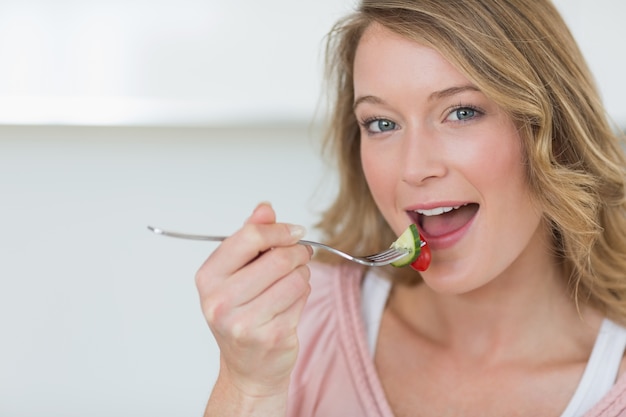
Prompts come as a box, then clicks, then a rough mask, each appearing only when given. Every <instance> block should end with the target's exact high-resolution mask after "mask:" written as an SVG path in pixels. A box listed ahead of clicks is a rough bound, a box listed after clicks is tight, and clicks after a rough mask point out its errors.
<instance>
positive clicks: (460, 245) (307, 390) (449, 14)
mask: <svg viewBox="0 0 626 417" xmlns="http://www.w3.org/2000/svg"><path fill="white" fill-rule="evenodd" d="M328 62H329V69H330V73H329V74H330V76H331V79H332V80H333V81H334V82H335V85H334V89H333V91H334V92H335V96H334V106H333V114H332V117H331V123H330V124H329V126H330V129H329V135H328V138H329V139H328V142H327V145H328V148H327V149H328V150H329V151H330V152H331V153H332V154H333V155H336V157H337V158H338V159H337V160H338V168H339V172H340V181H341V183H340V192H339V193H338V197H337V199H336V201H335V202H334V204H333V205H332V206H331V207H330V208H329V210H328V211H327V212H326V213H324V216H323V218H322V220H321V222H320V224H319V227H320V229H321V230H322V231H323V232H324V233H325V235H326V237H327V239H326V240H327V242H328V243H330V244H331V245H333V246H336V247H339V248H341V249H344V250H346V251H349V252H354V253H369V252H374V251H377V250H380V249H382V248H384V247H386V246H388V245H389V243H390V242H392V241H393V240H394V239H395V238H396V236H398V235H399V234H400V233H402V232H403V231H404V230H405V229H406V228H407V227H408V226H409V224H411V223H415V224H417V225H418V227H419V230H420V233H421V234H422V235H423V237H424V238H425V240H426V241H427V242H428V244H429V246H430V248H431V250H432V263H431V265H430V267H429V268H428V269H427V270H426V271H424V272H422V273H420V274H418V273H417V272H416V271H413V270H412V269H410V268H393V267H388V268H387V269H383V268H379V269H374V268H372V269H370V270H364V269H363V268H360V267H358V266H355V265H354V264H346V263H345V262H344V261H342V260H340V259H338V258H333V257H332V256H327V255H325V254H321V253H320V254H319V255H317V258H318V259H317V260H316V261H315V262H310V258H311V254H312V252H311V250H310V249H309V248H305V247H302V246H300V245H294V243H295V242H296V241H297V240H298V239H299V238H300V237H301V236H302V235H303V233H304V231H303V230H302V228H301V227H298V226H294V225H289V224H284V223H277V222H276V219H275V214H274V212H273V210H272V209H271V207H270V206H269V205H268V204H261V205H259V207H257V209H256V210H255V211H254V212H253V214H252V216H251V217H250V218H249V219H248V220H247V222H246V225H245V226H244V227H243V228H242V229H241V230H240V231H239V232H237V233H236V234H235V235H233V236H232V238H230V239H229V240H227V241H225V242H224V243H223V244H222V245H221V246H220V247H219V248H218V249H217V250H216V251H215V252H214V253H213V254H211V256H210V257H209V258H208V259H207V261H206V262H205V264H204V265H203V266H202V268H201V269H200V271H199V272H198V275H197V284H198V289H199V292H200V295H201V300H202V306H203V311H204V314H205V316H206V318H207V321H208V323H209V325H210V327H211V329H212V331H213V333H214V335H215V337H216V340H217V342H218V345H219V347H220V350H221V360H220V364H221V366H220V373H219V377H218V380H217V382H216V385H215V388H214V390H213V393H212V395H211V398H210V400H209V404H208V406H207V411H206V415H208V416H225V415H228V416H240V415H251V416H252V415H254V416H266V415H267V416H270V415H271V416H284V415H289V416H325V417H329V416H386V417H391V416H397V417H400V416H416V415H419V416H465V415H472V416H473V415H480V416H503V415H541V416H563V417H569V416H582V415H585V416H589V417H591V416H626V401H625V400H624V398H626V359H624V352H625V349H626V328H625V327H624V325H626V279H625V278H624V271H626V233H625V232H626V219H625V214H626V205H625V199H624V186H625V184H624V178H625V175H624V167H625V166H626V164H625V160H624V155H623V153H622V149H621V148H620V143H619V141H618V139H617V137H616V136H615V134H614V133H613V131H612V129H611V127H610V126H609V124H608V123H607V121H606V117H605V114H604V110H603V107H602V105H601V103H600V100H599V99H598V94H597V91H596V89H595V86H594V85H593V82H592V77H591V75H590V74H589V71H588V69H587V68H586V65H585V63H584V60H583V58H582V56H581V54H580V52H579V50H578V48H577V46H576V44H575V42H574V41H573V39H572V37H571V35H570V33H569V32H568V30H567V28H566V26H565V24H564V23H563V21H562V20H561V18H560V17H559V15H558V13H557V11H556V10H555V8H554V7H553V6H552V4H550V3H549V1H547V0H545V1H544V0H537V1H533V2H528V1H526V0H465V1H456V0H450V1H445V2H442V1H439V0H412V1H410V0H404V1H402V0H395V1H391V0H365V1H363V2H362V4H361V5H360V7H359V10H358V11H357V12H356V13H355V14H353V15H351V16H349V17H347V18H346V19H345V20H343V21H341V22H340V23H338V25H337V26H336V27H335V28H334V29H333V31H332V32H331V35H330V38H329V49H328Z"/></svg>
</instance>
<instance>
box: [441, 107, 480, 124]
mask: <svg viewBox="0 0 626 417" xmlns="http://www.w3.org/2000/svg"><path fill="white" fill-rule="evenodd" d="M476 116H478V111H477V110H476V109H473V108H471V107H459V108H456V109H454V110H452V112H450V114H449V115H448V117H447V120H451V121H454V122H457V121H464V120H469V119H473V118H474V117H476Z"/></svg>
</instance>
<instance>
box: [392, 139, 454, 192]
mask: <svg viewBox="0 0 626 417" xmlns="http://www.w3.org/2000/svg"><path fill="white" fill-rule="evenodd" d="M402 151H403V153H402V181H403V182H405V183H407V184H409V185H421V184H423V183H424V182H426V181H428V180H430V179H433V178H440V177H443V176H444V175H445V174H446V171H447V168H446V164H445V155H444V153H443V152H442V151H443V149H442V148H441V144H440V141H438V140H437V137H436V134H435V133H434V132H432V131H430V130H429V129H428V128H412V129H407V130H406V131H405V136H404V138H403V146H402Z"/></svg>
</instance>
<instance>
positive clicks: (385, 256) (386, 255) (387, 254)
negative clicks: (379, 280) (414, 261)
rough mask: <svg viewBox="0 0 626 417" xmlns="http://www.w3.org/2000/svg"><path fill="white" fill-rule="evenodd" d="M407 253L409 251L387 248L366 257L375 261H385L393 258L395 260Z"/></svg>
mask: <svg viewBox="0 0 626 417" xmlns="http://www.w3.org/2000/svg"><path fill="white" fill-rule="evenodd" d="M406 254H407V252H404V251H399V250H397V249H394V248H390V249H387V250H386V251H383V252H380V253H375V254H372V255H369V256H366V258H367V259H369V260H371V261H373V262H385V261H389V260H392V261H391V262H393V261H394V260H396V259H400V258H402V257H403V256H404V255H406Z"/></svg>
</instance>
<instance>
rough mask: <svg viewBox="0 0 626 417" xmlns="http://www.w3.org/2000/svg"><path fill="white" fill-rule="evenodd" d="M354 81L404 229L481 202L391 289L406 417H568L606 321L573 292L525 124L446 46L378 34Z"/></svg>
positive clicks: (387, 211) (384, 356) (392, 387)
mask: <svg viewBox="0 0 626 417" xmlns="http://www.w3.org/2000/svg"><path fill="white" fill-rule="evenodd" d="M381 74H384V77H383V76H381ZM354 86H355V104H356V106H355V114H356V117H357V119H358V120H359V121H360V122H362V123H361V126H362V127H361V158H362V164H363V169H364V172H365V175H366V178H367V181H368V184H369V186H370V190H371V192H372V195H373V197H374V199H375V201H376V203H377V205H378V207H379V208H380V210H381V212H382V213H383V215H384V216H385V218H386V220H387V221H388V223H389V224H390V225H391V227H392V228H393V229H394V231H396V233H401V232H402V231H403V230H404V229H405V228H406V227H407V226H408V224H410V223H411V222H413V221H415V220H416V217H415V214H413V213H412V210H415V209H418V208H419V209H433V208H436V207H441V206H451V205H462V204H465V203H473V204H477V205H478V210H477V211H476V212H475V213H474V214H473V216H472V217H471V219H470V218H469V217H468V218H467V226H465V227H464V228H462V230H461V231H460V232H455V233H451V234H444V235H439V234H435V235H433V236H431V237H430V238H429V236H428V233H424V235H425V237H426V240H427V241H428V242H429V244H430V246H431V249H432V258H433V260H432V264H431V266H430V268H429V269H428V270H427V271H425V272H424V273H422V275H423V278H424V282H423V284H421V285H418V286H415V287H403V286H397V287H396V288H394V290H393V292H392V295H391V298H390V300H389V303H388V307H387V308H386V310H385V313H384V315H383V321H382V324H381V330H380V337H379V342H378V347H377V352H376V357H375V362H376V365H377V368H378V371H379V374H380V378H381V380H382V383H383V386H384V388H385V391H386V392H387V396H388V400H389V403H390V405H391V406H392V408H393V409H394V412H395V414H396V415H397V416H399V417H400V416H409V415H415V410H420V414H419V415H424V416H428V415H430V416H457V415H481V416H492V415H493V416H501V415H545V416H549V415H553V416H558V415H560V414H561V412H562V411H563V409H564V408H565V406H566V405H567V403H568V402H569V399H570V398H571V396H572V395H573V393H574V390H575V388H576V386H577V383H578V381H579V379H580V377H581V375H582V372H583V370H584V367H585V364H586V361H587V359H588V357H589V354H590V352H591V349H592V347H593V343H594V340H595V337H596V334H597V331H598V328H599V325H600V322H601V317H600V315H599V314H598V313H597V312H595V311H593V310H591V309H589V308H586V307H584V306H583V307H582V310H581V311H580V312H578V311H577V310H576V307H575V305H574V303H573V302H572V300H571V299H570V298H569V297H568V296H567V291H566V288H565V282H566V279H565V277H564V276H563V273H562V271H561V270H560V268H559V266H558V263H557V262H556V260H555V259H554V258H553V256H552V254H551V250H550V235H549V230H548V228H547V227H546V225H545V224H544V222H543V221H542V217H541V212H540V210H539V209H538V208H537V207H536V206H535V205H534V204H533V203H532V199H531V198H530V192H529V188H528V185H527V183H526V180H525V174H524V166H523V158H522V149H521V142H520V139H519V136H518V134H517V131H516V128H515V125H514V124H513V122H512V121H511V120H510V118H509V117H508V116H507V115H506V114H505V113H504V112H503V111H502V110H501V109H500V108H499V107H498V106H497V105H496V104H495V103H494V102H493V101H492V100H490V99H489V98H488V97H486V96H485V95H484V94H482V93H481V92H480V91H479V90H478V89H477V88H476V87H475V86H474V85H473V84H472V83H471V81H470V80H468V79H467V78H466V77H465V76H464V75H463V74H461V73H460V72H459V71H458V70H457V69H456V68H455V67H454V66H452V65H451V64H450V63H449V62H448V61H446V60H445V59H444V58H443V57H442V56H441V55H440V54H439V53H438V52H437V51H435V50H433V49H430V48H428V47H426V46H424V45H420V44H418V43H415V42H412V41H410V40H407V39H405V38H402V37H400V36H399V35H397V34H394V33H392V32H390V31H388V30H387V29H385V28H383V27H381V26H376V25H374V26H372V27H370V28H368V29H367V31H366V33H365V34H364V36H363V38H362V40H361V43H360V44H359V47H358V49H357V54H356V58H355V67H354ZM407 211H409V213H407ZM427 229H428V228H427ZM581 318H582V320H581Z"/></svg>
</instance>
